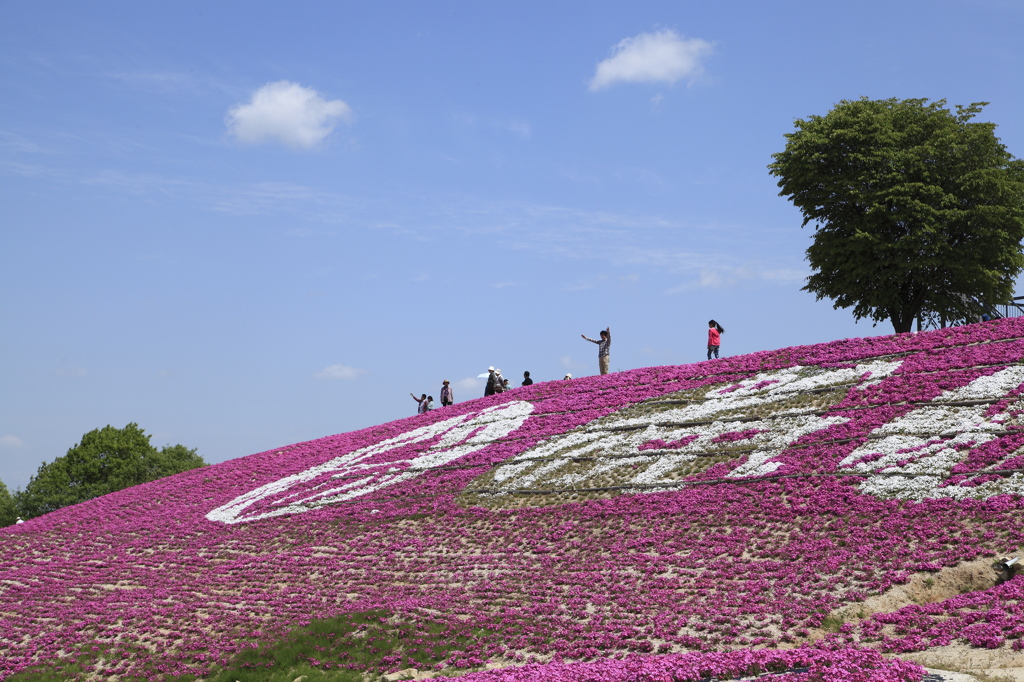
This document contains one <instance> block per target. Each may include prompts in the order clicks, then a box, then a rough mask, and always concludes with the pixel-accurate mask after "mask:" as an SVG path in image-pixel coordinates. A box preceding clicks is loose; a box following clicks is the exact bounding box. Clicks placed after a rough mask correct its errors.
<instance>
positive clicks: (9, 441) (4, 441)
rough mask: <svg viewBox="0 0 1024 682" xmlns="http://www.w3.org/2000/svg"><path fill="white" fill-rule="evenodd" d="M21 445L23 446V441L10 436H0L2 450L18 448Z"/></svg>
mask: <svg viewBox="0 0 1024 682" xmlns="http://www.w3.org/2000/svg"><path fill="white" fill-rule="evenodd" d="M23 445H25V441H23V440H22V439H20V438H18V437H17V436H12V435H10V434H7V435H6V436H0V447H2V448H20V447H22V446H23Z"/></svg>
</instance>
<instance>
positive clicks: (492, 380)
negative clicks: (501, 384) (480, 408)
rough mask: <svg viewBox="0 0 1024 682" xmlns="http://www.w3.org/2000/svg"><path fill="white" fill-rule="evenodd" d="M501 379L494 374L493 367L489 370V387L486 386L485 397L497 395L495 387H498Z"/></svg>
mask: <svg viewBox="0 0 1024 682" xmlns="http://www.w3.org/2000/svg"><path fill="white" fill-rule="evenodd" d="M498 381H499V379H498V375H497V374H496V373H495V372H494V368H493V367H488V368H487V385H486V386H484V397H485V398H486V397H487V396H489V395H494V394H495V393H496V391H495V387H496V386H497V383H498Z"/></svg>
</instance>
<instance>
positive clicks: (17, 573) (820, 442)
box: [0, 320, 1024, 682]
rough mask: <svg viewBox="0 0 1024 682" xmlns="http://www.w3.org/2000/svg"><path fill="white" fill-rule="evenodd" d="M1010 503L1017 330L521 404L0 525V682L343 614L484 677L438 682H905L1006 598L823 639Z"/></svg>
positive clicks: (188, 477)
mask: <svg viewBox="0 0 1024 682" xmlns="http://www.w3.org/2000/svg"><path fill="white" fill-rule="evenodd" d="M1022 496H1024V320H1000V321H997V322H991V323H985V324H978V325H970V326H965V327H958V328H953V329H945V330H939V331H935V332H928V333H921V334H904V335H898V336H888V337H877V338H870V339H848V340H843V341H838V342H834V343H830V344H820V345H815V346H804V347H794V348H786V349H781V350H776V351H766V352H761V353H755V354H751V355H745V356H738V357H733V358H724V359H721V360H713V361H709V362H701V363H697V364H693V365H685V366H677V367H654V368H646V369H639V370H633V371H628V372H620V373H616V374H610V375H605V376H595V377H588V378H585V379H579V380H574V381H556V382H547V383H540V384H534V385H533V386H529V387H524V388H517V389H514V390H512V391H510V392H507V393H504V394H500V395H496V396H491V397H488V398H481V399H479V400H473V401H469V402H465V403H460V404H457V405H455V406H453V407H449V408H444V409H440V410H435V411H432V412H430V413H427V414H424V415H418V416H416V417H410V418H408V419H403V420H399V421H395V422H391V423H388V424H383V425H381V426H376V427H371V428H368V429H364V430H362V431H357V432H353V433H347V434H342V435H338V436H331V437H328V438H322V439H319V440H314V441H309V442H306V443H299V444H295V445H290V446H287V447H283V448H278V449H274V450H270V451H267V452H263V453H259V454H255V455H251V456H248V457H243V458H240V459H236V460H232V461H229V462H225V463H222V464H218V465H213V466H209V467H205V468H203V469H197V470H193V471H189V472H186V473H183V474H179V475H176V476H173V477H170V478H167V479H163V480H160V481H155V482H153V483H148V484H145V485H141V486H138V487H135V488H131V489H128V490H124V491H121V492H118V493H114V494H111V495H107V496H105V497H102V498H99V499H95V500H91V501H89V502H86V503H83V504H79V505H76V506H73V507H68V508H65V509H61V510H59V511H57V512H54V513H51V514H48V515H46V516H44V517H40V518H38V519H33V520H31V521H29V522H27V523H25V524H22V525H20V526H15V527H10V528H6V529H0V679H3V678H6V677H11V676H15V677H16V676H17V673H18V672H19V671H20V670H22V669H25V668H27V667H30V666H33V665H40V664H42V665H50V666H55V667H56V666H62V665H67V664H69V663H72V662H75V661H78V660H81V661H83V665H86V667H87V668H88V669H89V670H92V671H95V672H98V673H102V674H104V675H108V676H110V675H114V676H119V677H120V678H121V679H154V678H156V677H160V676H165V677H166V678H168V679H170V678H173V677H176V676H185V675H195V676H197V677H203V676H204V675H206V674H208V673H209V672H210V671H211V670H213V669H215V668H216V667H217V666H220V665H227V664H228V663H229V662H230V661H231V660H232V659H233V657H235V656H236V655H237V654H238V653H239V652H240V651H243V650H245V649H246V648H249V647H251V646H252V643H254V642H265V641H269V640H273V639H274V638H276V637H281V636H283V634H284V633H286V632H288V631H290V630H292V629H293V628H295V627H296V626H302V625H305V624H308V623H310V622H311V621H315V620H316V619H322V618H329V617H334V616H342V615H345V614H355V613H365V612H370V611H372V612H375V613H384V614H386V615H385V616H384V617H383V620H384V621H387V622H388V623H401V624H403V626H404V627H407V628H412V632H418V631H422V632H424V633H426V632H427V631H428V630H429V631H431V632H436V631H437V629H438V628H443V629H444V632H445V633H447V634H446V637H449V638H450V639H451V640H452V641H458V642H459V648H458V649H456V650H453V651H450V652H446V653H445V656H444V660H443V662H439V663H438V664H437V667H438V669H440V668H445V669H447V670H451V669H471V668H479V667H482V666H483V665H484V664H486V663H497V664H501V665H503V666H505V667H503V668H502V669H499V670H493V671H482V672H474V673H471V674H470V675H469V676H468V677H465V678H464V679H466V681H467V682H484V681H485V680H493V681H495V682H497V681H501V682H513V681H519V680H524V681H525V680H540V679H547V680H577V679H579V680H583V679H593V680H637V681H639V680H652V681H653V680H691V679H692V680H698V679H705V678H707V677H709V676H719V677H721V676H727V675H737V674H750V673H751V672H756V671H758V670H771V669H786V668H790V669H792V668H797V669H799V670H801V671H803V670H804V669H806V672H797V673H792V674H791V675H789V676H788V677H792V678H793V679H817V680H831V679H835V680H840V679H841V680H858V679H863V680H907V681H908V682H909V681H911V680H913V681H915V682H916V681H917V680H920V679H921V676H922V673H923V671H922V669H921V668H920V667H919V666H917V665H916V664H913V663H908V662H903V661H900V660H897V659H892V658H883V657H881V656H880V655H879V653H882V654H886V655H887V656H888V655H890V654H895V655H897V656H898V655H899V654H906V653H909V652H917V651H923V650H927V649H930V648H933V647H939V646H945V645H950V644H962V645H968V646H972V647H979V648H986V649H1005V650H1009V651H1020V650H1021V649H1022V648H1024V617H1022V613H1024V606H1022V599H1024V577H1020V576H1017V577H1010V576H1004V577H1007V578H1009V579H1006V580H1003V581H1002V582H999V583H998V584H996V581H995V580H993V581H992V584H990V585H989V586H987V587H984V588H982V589H976V590H971V591H968V592H966V593H964V594H959V595H955V596H952V597H949V598H945V599H939V600H936V601H932V602H931V603H917V604H903V605H899V607H897V608H895V610H892V611H890V612H880V613H873V614H871V613H867V614H863V616H858V615H853V616H850V615H849V614H856V611H857V608H858V607H857V605H858V604H862V603H864V602H865V600H867V599H870V598H872V597H875V596H877V595H883V594H887V593H889V592H890V591H891V590H892V589H893V588H894V587H896V586H899V585H903V584H906V583H908V581H910V580H911V578H912V577H914V576H918V575H933V574H936V573H938V572H939V571H941V570H942V569H943V568H945V567H954V566H957V565H959V564H962V563H963V562H969V561H975V560H978V559H986V560H995V559H997V558H1002V557H1004V556H1017V554H1016V553H1019V552H1020V551H1021V550H1022V549H1024V499H1022ZM993 574H994V571H993ZM840 614H845V615H840ZM424 636H426V635H424ZM424 641H425V640H424ZM418 642H419V640H418V639H417V638H413V639H410V640H409V642H408V645H407V646H403V647H400V648H398V649H395V650H393V651H388V652H387V655H386V656H384V657H383V663H382V666H383V667H382V668H381V669H379V670H377V671H376V672H387V671H392V670H398V669H400V668H405V667H411V666H412V665H413V659H414V656H413V654H414V652H415V650H416V647H417V646H420V644H418ZM90 651H101V652H102V655H96V656H91V657H90V656H87V655H85V654H87V653H88V652H90ZM311 665H314V666H315V667H321V668H323V669H325V670H329V669H338V668H346V667H348V668H351V669H359V668H357V667H356V666H355V664H353V663H350V662H347V661H346V660H344V658H337V657H335V658H331V656H329V655H325V656H324V657H323V659H322V660H321V659H319V658H317V659H313V661H312V663H311ZM371 672H372V671H371Z"/></svg>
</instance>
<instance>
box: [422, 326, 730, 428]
mask: <svg viewBox="0 0 1024 682" xmlns="http://www.w3.org/2000/svg"><path fill="white" fill-rule="evenodd" d="M724 333H725V329H724V328H722V325H720V324H718V322H716V321H714V320H708V360H710V359H711V356H712V355H714V356H715V359H718V350H719V348H720V347H721V345H722V334H724ZM580 336H582V337H583V338H584V339H586V340H587V341H590V342H591V343H596V344H597V366H598V369H599V370H600V372H601V374H608V372H609V368H610V366H611V348H612V328H611V327H605V328H604V329H603V330H601V333H600V335H599V336H600V338H598V339H592V338H590V337H589V336H587V335H586V334H580ZM563 378H564V379H566V380H569V379H572V374H566V375H565V377H563ZM532 383H533V379H531V378H530V373H529V372H523V383H522V385H523V386H529V385H531V384H532ZM507 390H509V385H508V379H506V378H504V377H503V376H501V370H500V369H495V368H494V367H493V366H491V367H488V368H487V384H486V386H485V387H484V396H485V397H486V396H489V395H495V394H497V393H504V392H505V391H507ZM409 395H410V396H412V399H413V400H415V401H416V402H417V403H419V406H418V408H417V410H416V411H417V413H419V414H422V413H424V412H429V411H430V410H432V409H434V396H428V395H427V394H426V393H424V394H422V395H421V396H420V397H419V398H417V397H416V394H414V393H410V394H409ZM454 402H455V395H454V393H452V388H451V383H450V382H449V381H448V380H447V379H445V380H444V383H443V384H442V385H441V406H442V407H447V406H449V405H451V404H453V403H454Z"/></svg>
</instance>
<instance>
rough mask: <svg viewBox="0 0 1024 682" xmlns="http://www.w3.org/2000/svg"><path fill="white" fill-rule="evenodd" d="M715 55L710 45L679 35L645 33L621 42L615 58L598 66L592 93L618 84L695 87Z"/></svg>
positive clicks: (593, 79)
mask: <svg viewBox="0 0 1024 682" xmlns="http://www.w3.org/2000/svg"><path fill="white" fill-rule="evenodd" d="M713 52H714V46H713V45H712V44H711V43H709V42H708V41H706V40H701V39H700V38H689V39H687V38H683V37H681V36H680V35H679V34H677V33H676V32H675V31H671V30H667V29H666V30H662V31H656V32H654V33H641V34H639V35H636V36H633V37H632V38H625V39H623V40H621V41H619V43H618V44H617V45H615V47H613V48H612V55H611V56H610V57H608V58H607V59H604V60H602V61H601V62H600V63H598V65H597V69H596V70H595V72H594V77H593V78H591V79H590V89H591V90H592V91H597V90H603V89H604V88H608V87H611V86H612V85H615V84H616V83H668V84H669V85H671V84H673V83H675V82H676V81H679V80H683V79H685V80H687V81H689V82H691V83H692V82H693V81H694V80H696V79H697V78H699V77H700V76H701V74H702V73H703V72H704V65H703V60H704V59H705V58H706V57H708V56H710V55H711V54H712V53H713ZM655 104H657V102H655Z"/></svg>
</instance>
